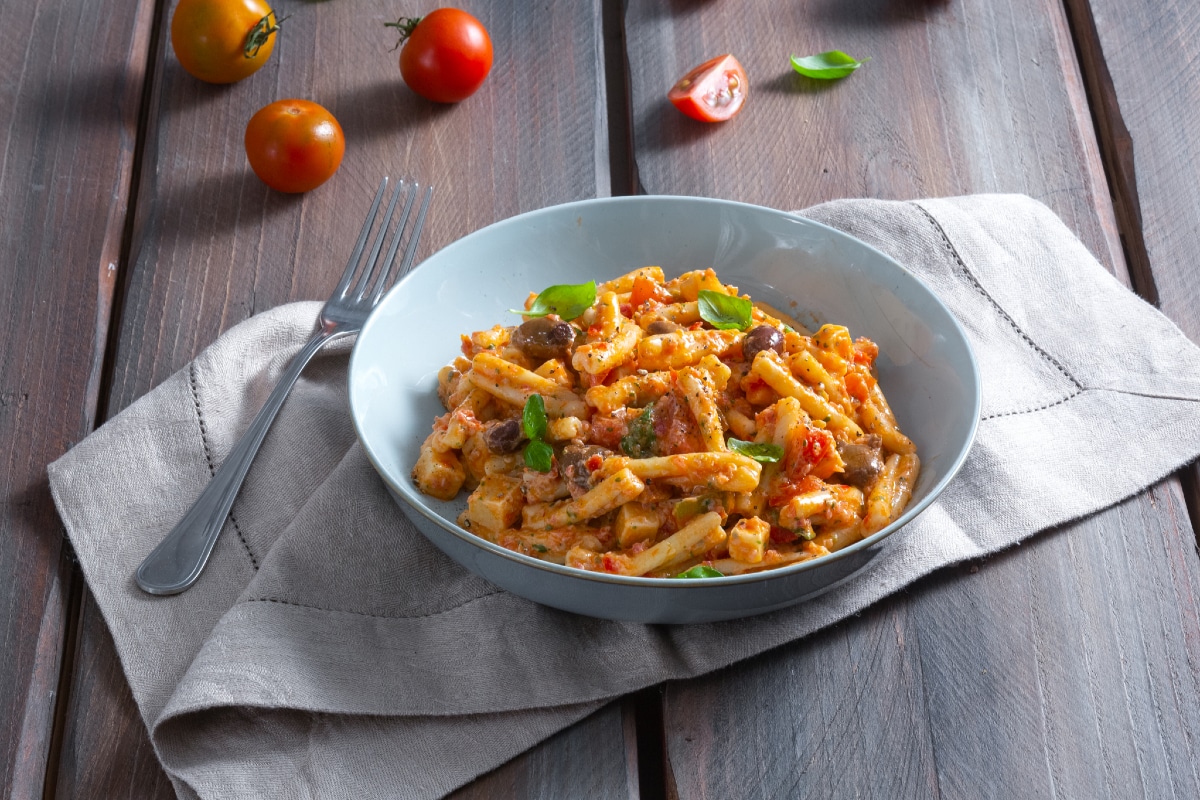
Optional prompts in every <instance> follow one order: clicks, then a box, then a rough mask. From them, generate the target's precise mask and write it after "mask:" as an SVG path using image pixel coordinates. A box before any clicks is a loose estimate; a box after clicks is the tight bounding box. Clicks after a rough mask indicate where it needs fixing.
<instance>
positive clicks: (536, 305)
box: [509, 281, 596, 320]
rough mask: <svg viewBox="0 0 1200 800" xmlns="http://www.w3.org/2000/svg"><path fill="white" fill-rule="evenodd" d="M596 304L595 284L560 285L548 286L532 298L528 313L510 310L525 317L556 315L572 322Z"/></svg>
mask: <svg viewBox="0 0 1200 800" xmlns="http://www.w3.org/2000/svg"><path fill="white" fill-rule="evenodd" d="M595 302H596V282H595V281H588V282H587V283H560V284H556V285H554V286H550V287H548V288H546V289H545V290H543V291H542V293H541V294H539V295H538V296H537V297H536V298H534V301H533V305H532V306H530V307H529V310H528V311H525V310H523V309H522V310H520V311H518V310H517V309H515V308H510V309H509V311H510V312H512V313H513V314H523V315H525V316H527V317H544V316H546V315H547V314H558V316H559V317H561V318H562V319H565V320H572V319H575V318H576V317H578V316H579V315H580V314H582V313H583V312H585V311H587V310H588V309H589V308H591V307H592V304H593V303H595Z"/></svg>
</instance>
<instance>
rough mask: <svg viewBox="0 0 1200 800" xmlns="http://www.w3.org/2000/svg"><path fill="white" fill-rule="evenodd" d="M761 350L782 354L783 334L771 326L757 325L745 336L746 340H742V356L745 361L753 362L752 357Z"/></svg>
mask: <svg viewBox="0 0 1200 800" xmlns="http://www.w3.org/2000/svg"><path fill="white" fill-rule="evenodd" d="M763 350H774V351H775V352H776V353H782V352H783V334H782V333H780V332H779V329H778V328H776V327H774V326H772V325H759V326H757V327H754V328H751V329H750V332H749V333H747V334H746V338H745V339H743V340H742V355H743V357H744V358H745V359H746V360H747V361H753V360H754V357H755V356H756V355H758V354H759V353H760V352H762V351H763Z"/></svg>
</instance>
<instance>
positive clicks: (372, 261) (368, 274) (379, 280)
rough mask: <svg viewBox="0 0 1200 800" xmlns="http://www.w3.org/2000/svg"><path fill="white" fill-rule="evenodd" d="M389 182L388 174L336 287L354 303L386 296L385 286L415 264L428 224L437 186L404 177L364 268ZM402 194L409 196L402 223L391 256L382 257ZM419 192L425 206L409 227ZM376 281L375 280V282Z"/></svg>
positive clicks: (372, 300)
mask: <svg viewBox="0 0 1200 800" xmlns="http://www.w3.org/2000/svg"><path fill="white" fill-rule="evenodd" d="M387 184H388V178H387V176H384V178H383V180H382V181H380V183H379V190H378V191H376V193H375V199H374V201H373V202H372V203H371V210H370V211H369V212H367V218H366V220H364V221H363V227H362V231H361V232H360V233H359V235H358V241H357V242H356V243H355V246H354V251H353V253H352V254H351V256H350V261H349V263H348V264H347V265H346V271H345V273H344V274H343V275H342V280H341V281H340V282H339V283H338V286H337V289H336V290H335V296H337V297H340V298H341V299H344V300H349V301H350V302H353V303H360V302H363V301H364V300H365V301H366V303H367V305H370V306H374V305H375V303H377V302H378V301H379V298H380V297H381V296H382V295H383V291H384V289H386V288H387V287H388V286H390V285H391V284H392V283H393V282H394V281H395V280H396V279H398V278H401V277H403V276H404V274H405V273H407V272H408V270H409V268H410V267H412V262H413V259H414V257H415V256H416V252H417V243H418V241H419V240H420V238H421V230H422V229H423V228H424V225H425V214H426V212H427V211H428V210H429V202H430V199H431V198H432V196H433V187H432V186H425V187H422V186H421V185H420V184H419V183H417V182H416V181H413V180H408V179H401V180H399V181H398V182H397V184H396V189H395V191H393V192H392V197H391V200H390V201H389V202H388V205H387V210H386V211H385V212H384V214H383V217H382V219H381V220H380V222H379V225H378V227H377V228H376V232H375V238H374V242H373V243H372V245H371V251H370V254H369V255H368V256H367V258H366V259H365V260H364V261H363V264H362V268H361V269H360V264H359V262H360V259H361V258H362V253H363V248H364V246H365V245H366V242H367V237H368V236H369V235H370V232H371V229H372V228H373V227H375V222H376V218H377V217H378V216H379V214H378V211H379V204H380V202H381V201H382V200H383V193H384V190H385V189H386V188H387ZM402 194H403V195H404V198H405V199H404V207H403V209H402V210H401V212H400V219H399V223H398V225H397V226H396V227H395V229H394V230H395V232H394V234H393V235H392V242H391V244H390V245H389V246H388V250H387V255H386V256H385V257H384V258H383V259H382V260H381V259H380V258H379V253H380V251H381V250H382V248H383V242H384V238H385V237H386V236H387V233H388V230H389V229H391V228H392V227H393V226H392V219H393V217H394V216H395V211H396V206H397V204H398V203H399V201H400V196H401V195H402ZM418 195H423V196H422V198H421V207H420V209H419V210H418V211H417V218H416V222H415V223H414V224H413V225H412V227H411V228H409V225H408V220H409V217H410V216H411V214H412V208H413V205H414V204H415V201H416V199H417V196H418ZM406 231H408V232H409V237H408V246H407V247H406V248H405V250H404V258H403V259H402V260H401V261H400V265H399V268H398V269H397V268H396V265H395V259H396V253H397V252H398V251H399V249H400V244H401V243H402V242H403V241H404V237H405V233H406ZM355 274H358V276H359V277H358V280H357V281H354V280H353V279H354V276H355ZM372 281H374V284H373V285H372ZM352 282H353V284H354V285H353V289H351V288H350V287H351V283H352ZM368 287H371V288H370V291H369V293H368V291H367V289H368Z"/></svg>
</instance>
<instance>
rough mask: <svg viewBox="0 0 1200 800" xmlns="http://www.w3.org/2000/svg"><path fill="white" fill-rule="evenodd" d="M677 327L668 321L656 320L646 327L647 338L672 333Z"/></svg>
mask: <svg viewBox="0 0 1200 800" xmlns="http://www.w3.org/2000/svg"><path fill="white" fill-rule="evenodd" d="M677 330H679V326H678V325H676V324H675V323H674V322H671V320H669V319H656V320H654V321H653V322H651V323H650V324H649V325H647V326H646V335H647V336H657V335H658V334H660V333H674V332H675V331H677Z"/></svg>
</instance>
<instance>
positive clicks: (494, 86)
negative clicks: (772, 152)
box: [57, 0, 636, 797]
mask: <svg viewBox="0 0 1200 800" xmlns="http://www.w3.org/2000/svg"><path fill="white" fill-rule="evenodd" d="M471 10H472V11H473V12H474V13H476V14H477V15H478V16H479V17H480V19H481V20H482V21H483V22H484V24H485V25H486V26H487V27H488V29H489V31H490V33H491V36H492V39H493V42H494V45H495V48H496V62H495V66H494V67H493V71H492V74H491V76H490V77H489V79H488V81H487V82H486V83H485V84H484V87H483V88H482V89H481V90H480V92H479V93H478V94H476V95H475V96H473V97H472V98H470V99H469V100H467V101H466V102H464V103H462V104H459V105H457V106H434V105H432V104H429V103H427V102H425V101H424V100H421V99H420V98H417V97H416V96H415V95H413V94H412V93H410V92H409V91H408V90H407V89H406V88H405V87H404V86H403V84H402V83H401V81H400V77H399V71H398V69H397V67H396V54H395V53H392V52H389V48H391V47H392V45H393V44H394V43H395V37H394V35H393V33H392V32H391V31H390V30H385V29H384V28H383V27H382V25H380V24H379V23H381V22H383V21H384V20H385V19H389V18H392V17H394V16H396V15H398V14H399V13H401V12H402V11H403V9H395V8H392V7H389V6H385V5H379V6H378V7H377V8H372V9H369V10H367V11H366V12H364V9H363V8H362V7H361V4H358V5H356V4H352V3H350V4H347V3H310V4H300V5H298V6H295V7H293V8H291V9H289V13H291V15H292V16H291V18H290V19H289V20H288V22H287V24H286V28H285V31H284V34H285V36H284V38H282V39H281V41H280V43H279V45H278V46H277V48H276V50H275V54H274V55H273V56H272V59H271V60H270V61H269V62H268V64H267V65H266V66H265V67H264V68H263V69H262V70H261V71H260V72H259V73H257V74H256V75H254V76H252V77H251V78H250V79H248V80H246V81H243V82H241V83H239V84H236V85H233V86H229V87H213V86H207V85H203V84H200V83H198V82H197V81H195V80H193V79H191V78H190V77H189V76H188V75H186V74H185V73H183V72H182V70H181V69H180V67H179V66H178V63H177V62H176V61H175V60H174V57H173V55H172V54H171V53H170V51H169V49H168V50H167V51H166V52H165V53H161V54H159V56H158V58H157V59H156V61H155V65H156V66H155V74H154V78H153V80H154V91H153V96H152V98H151V114H150V121H151V124H150V129H149V130H148V132H147V138H146V156H145V161H144V163H143V165H142V166H143V170H142V173H141V174H142V176H143V180H142V181H141V183H140V184H139V186H138V204H137V208H136V210H135V214H136V219H135V222H134V235H133V242H132V246H131V255H130V259H129V263H128V265H127V266H126V267H125V268H126V269H128V270H129V277H128V292H127V298H126V303H125V305H124V306H123V308H121V309H120V313H121V320H120V340H119V343H118V345H117V348H116V351H115V353H114V354H113V355H112V359H113V370H112V386H111V391H110V393H109V395H108V397H107V400H108V403H109V408H110V409H111V410H112V412H113V413H116V412H117V411H119V410H120V409H121V408H123V407H125V406H126V405H128V404H129V403H130V402H132V401H133V400H134V399H136V398H137V397H138V396H140V395H141V394H143V393H144V392H146V391H147V390H148V389H150V388H152V387H153V386H154V385H155V384H157V383H158V382H160V381H161V380H163V379H164V378H165V377H167V376H168V375H170V374H171V373H172V372H174V371H175V370H176V369H178V368H179V367H181V366H182V365H183V364H185V363H186V362H187V361H188V360H190V359H191V358H192V357H193V356H195V355H196V353H198V352H199V351H200V350H201V349H203V347H205V346H206V345H207V344H208V343H210V342H211V341H212V340H213V339H214V338H215V337H216V336H217V335H218V334H220V333H221V332H222V331H223V330H225V329H227V328H229V327H230V326H232V325H234V324H236V323H237V322H240V321H242V320H243V319H245V318H246V317H248V316H250V315H251V314H253V313H255V312H256V311H259V310H262V309H265V308H268V307H271V306H274V305H276V304H279V303H283V302H287V301H290V300H296V299H320V298H324V297H325V296H326V295H327V294H328V293H329V291H330V289H331V288H332V286H333V284H334V283H335V282H336V280H337V277H338V275H339V274H340V272H341V270H342V268H343V266H344V263H345V261H344V260H345V257H346V255H347V253H348V252H349V250H350V247H351V246H352V244H353V238H354V236H355V234H356V232H357V229H358V226H359V225H360V224H361V221H362V218H363V216H364V214H365V213H366V210H367V207H368V205H369V203H370V199H371V195H372V194H373V193H374V190H375V186H376V185H377V183H378V181H379V178H380V176H382V175H384V174H391V175H393V176H400V175H404V174H409V175H413V176H415V177H416V178H418V179H421V180H425V181H430V182H432V183H434V184H435V185H436V190H435V194H434V201H433V206H432V208H431V211H430V218H429V224H428V225H427V226H426V230H425V234H424V237H423V239H422V245H421V250H422V251H424V252H426V253H428V252H432V251H433V250H435V249H437V248H440V247H441V246H443V245H445V244H448V243H449V242H451V241H453V240H455V239H457V238H459V237H461V236H462V235H464V234H466V233H468V232H470V231H472V230H475V229H477V228H479V227H482V226H484V225H487V224H489V223H491V222H494V221H496V220H499V219H502V218H505V217H508V216H511V215H513V214H517V213H520V212H522V211H527V210H530V209H534V208H538V207H542V206H545V205H549V204H553V203H559V202H565V201H569V200H575V199H581V198H586V197H593V196H597V195H606V194H608V193H609V190H610V189H609V187H610V180H611V178H610V171H609V164H608V146H609V145H608V134H607V122H606V119H605V114H606V109H605V103H604V71H603V67H602V65H601V63H600V61H599V59H598V54H599V52H600V37H601V35H602V25H601V13H600V6H599V3H598V2H588V3H580V2H577V1H576V0H561V1H560V2H551V3H532V2H517V3H504V4H482V3H475V4H471ZM167 22H168V21H167V20H164V21H163V23H162V24H163V25H166V24H167ZM285 97H304V98H308V99H312V100H315V101H317V102H319V103H321V104H323V105H325V106H326V107H327V108H329V109H330V110H331V111H332V112H333V113H334V114H335V116H337V118H338V119H339V122H340V123H341V125H342V127H343V129H344V131H345V133H346V140H347V145H346V156H345V160H344V161H343V163H342V167H341V169H340V171H339V172H338V174H337V175H335V176H334V178H333V179H332V180H331V181H330V182H329V183H327V184H326V185H325V186H322V187H321V188H319V189H317V190H315V191H313V192H311V193H309V194H307V195H304V196H298V197H293V196H284V195H280V194H276V193H274V192H272V191H271V190H269V189H267V188H266V187H265V186H263V185H262V184H261V183H260V182H259V181H258V179H257V178H256V177H255V176H254V175H253V174H252V173H251V172H250V170H249V168H248V167H247V166H246V164H245V157H244V154H243V146H242V135H243V132H244V128H245V124H246V121H247V120H248V119H249V118H250V116H251V115H252V114H253V113H254V111H256V110H257V109H258V108H260V107H261V106H263V105H266V104H267V103H268V102H271V101H273V100H276V99H280V98H285ZM81 620H82V621H81V625H80V637H79V644H78V649H79V657H78V658H77V659H76V662H75V670H74V678H73V681H72V694H71V699H70V706H69V709H68V714H67V725H66V730H65V738H64V744H63V751H62V759H61V767H60V771H59V774H58V787H57V788H58V793H59V796H63V797H111V796H124V795H127V794H129V793H131V792H134V791H135V790H136V793H137V794H138V795H139V796H142V795H145V796H163V797H166V796H169V795H170V786H169V783H168V782H167V781H166V779H165V776H164V775H163V773H162V771H161V769H160V767H159V766H158V764H157V763H156V762H155V760H154V759H153V758H152V757H151V755H150V754H151V750H150V746H149V742H148V739H147V736H146V732H145V728H144V726H143V725H142V723H141V721H140V719H139V717H138V713H137V710H136V708H135V707H134V704H133V702H132V698H131V696H130V694H129V690H128V687H127V685H126V683H125V681H124V679H123V677H122V674H121V671H120V666H119V664H118V662H117V658H116V653H115V649H114V646H113V643H112V640H111V637H110V636H109V634H108V632H107V630H106V629H105V627H104V623H103V620H102V619H101V617H100V615H99V613H98V611H97V610H96V608H95V606H94V605H93V604H92V603H90V602H85V604H84V606H83V611H82V616H81ZM623 730H624V727H623V722H622V715H621V714H620V713H618V712H616V711H613V710H612V709H610V710H608V711H603V712H601V713H599V714H597V715H595V716H593V717H591V718H589V719H588V720H587V721H586V722H584V723H582V724H581V725H579V726H576V727H574V728H572V729H570V730H569V731H567V732H565V733H563V734H561V735H559V736H557V737H554V738H553V739H551V740H550V741H548V742H546V743H544V744H542V745H541V746H539V747H537V748H535V749H534V750H533V751H531V753H529V754H528V755H526V756H523V757H521V758H519V759H517V760H515V761H514V762H512V763H510V764H508V765H506V766H505V767H503V768H502V769H501V770H500V771H499V772H498V773H497V774H496V775H495V776H490V777H485V778H483V779H481V780H480V782H478V784H477V785H476V788H474V789H468V790H465V795H464V796H486V795H487V793H488V792H489V791H490V790H491V788H494V787H515V786H519V787H525V788H528V789H529V791H531V792H535V791H549V792H550V794H547V795H546V796H554V791H553V789H554V787H559V788H561V789H563V791H562V792H559V793H558V796H565V795H576V796H591V794H590V792H591V790H592V789H593V788H597V789H598V790H603V792H604V794H603V796H628V795H629V793H630V791H631V790H630V789H629V788H628V787H629V781H630V777H629V775H630V772H629V762H628V760H627V757H626V755H625V753H626V748H624V747H623V746H622V745H621V743H622V742H623ZM597 741H605V742H609V743H610V744H613V743H615V744H613V746H608V747H596V746H595V744H596V742H597ZM563 756H569V757H570V763H569V764H565V765H564V764H561V763H559V762H558V759H559V758H561V757H563ZM634 780H636V779H634ZM634 785H636V784H634ZM572 787H575V789H577V788H579V787H582V788H583V789H584V791H582V792H580V791H575V789H573V788H572ZM525 788H522V792H524V790H525ZM480 792H483V794H482V795H480V794H479V793H480Z"/></svg>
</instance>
